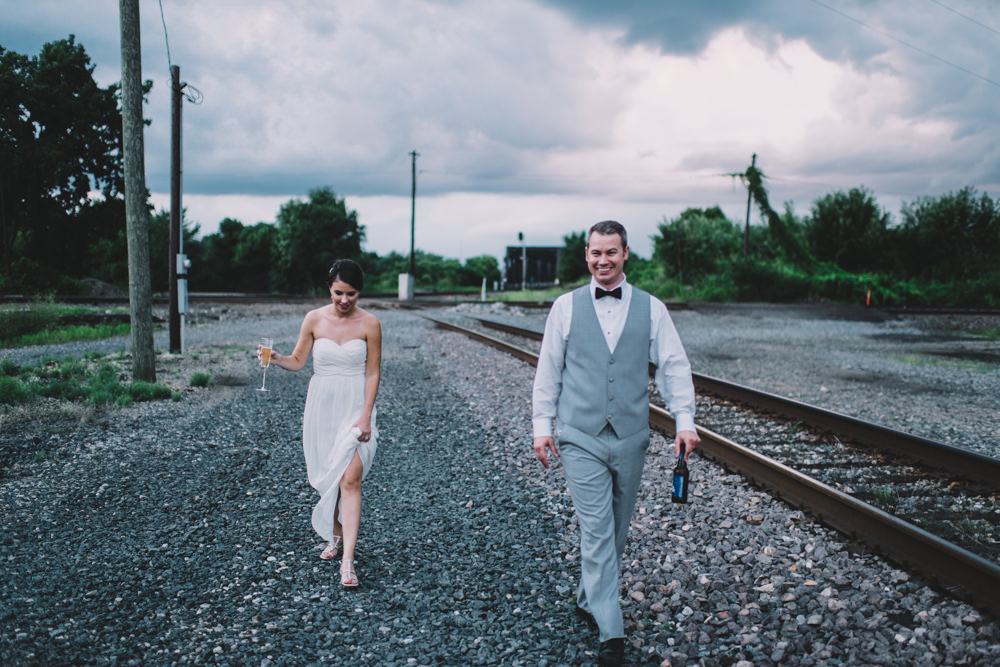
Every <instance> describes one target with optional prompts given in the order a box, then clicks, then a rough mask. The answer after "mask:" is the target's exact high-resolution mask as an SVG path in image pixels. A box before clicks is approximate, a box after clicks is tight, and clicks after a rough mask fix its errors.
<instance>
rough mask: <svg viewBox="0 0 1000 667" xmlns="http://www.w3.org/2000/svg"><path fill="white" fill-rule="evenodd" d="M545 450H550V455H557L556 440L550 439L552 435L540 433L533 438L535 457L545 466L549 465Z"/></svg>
mask: <svg viewBox="0 0 1000 667" xmlns="http://www.w3.org/2000/svg"><path fill="white" fill-rule="evenodd" d="M547 450H552V456H559V451H558V450H557V449H556V441H555V440H553V439H552V436H551V435H540V436H538V437H537V438H535V458H537V459H538V460H539V461H540V462H541V464H542V466H543V467H545V468H548V467H549V457H548V451H547Z"/></svg>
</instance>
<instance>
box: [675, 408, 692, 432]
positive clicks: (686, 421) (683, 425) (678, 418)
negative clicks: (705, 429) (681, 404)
mask: <svg viewBox="0 0 1000 667" xmlns="http://www.w3.org/2000/svg"><path fill="white" fill-rule="evenodd" d="M674 423H675V425H676V427H677V430H678V431H694V432H695V433H697V430H696V429H695V427H694V415H692V414H689V413H687V412H682V413H680V414H676V415H674Z"/></svg>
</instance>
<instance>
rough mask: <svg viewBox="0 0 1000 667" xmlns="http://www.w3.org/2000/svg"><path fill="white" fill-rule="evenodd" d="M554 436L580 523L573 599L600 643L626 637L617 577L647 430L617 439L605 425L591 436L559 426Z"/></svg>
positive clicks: (641, 463)
mask: <svg viewBox="0 0 1000 667" xmlns="http://www.w3.org/2000/svg"><path fill="white" fill-rule="evenodd" d="M557 437H558V439H559V458H560V459H561V460H562V466H563V471H564V472H565V474H566V484H567V486H568V487H569V492H570V495H571V496H572V498H573V508H574V509H575V510H576V516H577V520H578V521H579V523H580V570H581V573H580V586H579V588H578V589H577V593H576V602H577V604H578V605H579V606H580V607H581V608H582V609H584V610H586V611H588V612H590V613H591V614H592V615H593V617H594V620H596V621H597V626H598V628H599V629H600V641H602V642H603V641H607V640H608V639H611V638H613V637H624V636H625V630H624V626H623V622H622V611H621V606H620V605H619V604H618V592H619V590H618V576H619V573H620V571H621V559H622V554H623V553H624V551H625V541H626V539H627V538H628V531H629V525H630V524H631V521H632V511H633V510H634V509H635V499H636V494H637V493H638V491H639V482H640V480H641V478H642V469H643V465H644V464H645V461H646V449H647V448H648V447H649V429H648V428H645V429H643V430H642V431H640V432H638V433H635V434H633V435H631V436H628V437H626V438H619V437H618V435H616V434H615V432H614V430H612V428H611V426H610V425H608V426H605V427H604V430H603V431H601V432H600V433H599V434H598V435H597V437H594V436H590V435H587V434H585V433H583V432H581V431H578V430H577V429H574V428H573V427H571V426H567V425H565V424H559V425H557Z"/></svg>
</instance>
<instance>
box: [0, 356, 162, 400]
mask: <svg viewBox="0 0 1000 667" xmlns="http://www.w3.org/2000/svg"><path fill="white" fill-rule="evenodd" d="M0 370H2V371H3V374H2V375H0V404H5V405H24V404H27V403H31V402H33V401H35V400H36V399H38V398H39V397H45V398H50V399H55V400H57V401H66V402H73V403H87V404H90V405H94V406H97V407H104V406H111V405H115V406H118V407H126V406H128V405H131V404H132V403H133V402H137V401H154V400H160V399H165V398H171V399H174V400H177V399H179V398H180V394H178V393H177V392H174V391H173V390H172V389H170V387H167V386H166V385H162V384H154V383H150V382H142V381H138V380H137V381H134V382H124V380H125V379H126V376H125V373H124V372H123V371H122V369H121V368H120V367H119V366H118V365H116V364H114V363H112V362H111V361H110V360H107V359H103V358H100V359H93V358H92V359H88V358H86V357H85V358H83V359H74V358H72V357H67V358H65V359H63V360H61V361H56V360H53V359H47V360H45V361H43V362H42V363H41V364H40V365H39V366H25V367H17V366H14V365H13V364H10V363H9V362H7V360H5V363H3V364H0ZM15 371H16V372H15Z"/></svg>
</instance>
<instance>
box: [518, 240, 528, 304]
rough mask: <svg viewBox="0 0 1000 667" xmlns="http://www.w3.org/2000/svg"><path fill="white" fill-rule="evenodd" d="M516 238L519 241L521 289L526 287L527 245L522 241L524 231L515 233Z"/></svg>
mask: <svg viewBox="0 0 1000 667" xmlns="http://www.w3.org/2000/svg"><path fill="white" fill-rule="evenodd" d="M517 240H518V241H520V242H521V289H522V290H525V289H528V246H526V245H525V243H524V232H518V233H517Z"/></svg>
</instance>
